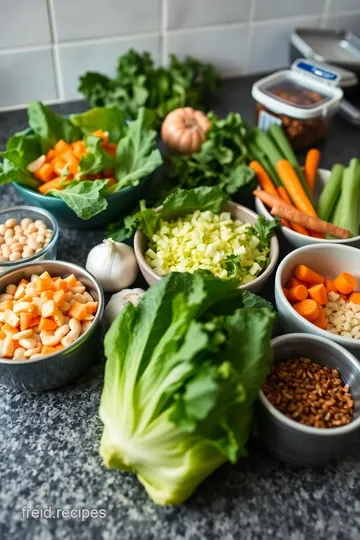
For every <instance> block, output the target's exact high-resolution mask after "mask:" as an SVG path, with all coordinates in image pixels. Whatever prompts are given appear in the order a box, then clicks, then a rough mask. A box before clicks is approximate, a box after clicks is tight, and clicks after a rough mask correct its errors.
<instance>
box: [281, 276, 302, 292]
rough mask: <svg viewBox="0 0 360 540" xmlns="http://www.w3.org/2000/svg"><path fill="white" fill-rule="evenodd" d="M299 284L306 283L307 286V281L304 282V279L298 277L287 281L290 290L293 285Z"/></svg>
mask: <svg viewBox="0 0 360 540" xmlns="http://www.w3.org/2000/svg"><path fill="white" fill-rule="evenodd" d="M297 285H305V286H306V283H304V282H303V281H300V280H299V279H296V277H292V278H290V279H289V281H288V282H287V284H286V287H287V288H288V289H289V290H290V289H292V288H293V287H296V286H297Z"/></svg>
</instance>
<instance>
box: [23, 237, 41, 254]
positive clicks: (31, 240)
mask: <svg viewBox="0 0 360 540" xmlns="http://www.w3.org/2000/svg"><path fill="white" fill-rule="evenodd" d="M27 245H28V247H29V248H31V249H33V250H34V251H35V250H36V249H39V248H41V247H42V246H41V244H39V242H37V241H36V240H35V238H29V240H28V243H27Z"/></svg>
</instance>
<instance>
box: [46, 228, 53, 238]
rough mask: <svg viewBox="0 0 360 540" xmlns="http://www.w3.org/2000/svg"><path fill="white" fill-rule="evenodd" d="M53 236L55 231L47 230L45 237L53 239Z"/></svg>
mask: <svg viewBox="0 0 360 540" xmlns="http://www.w3.org/2000/svg"><path fill="white" fill-rule="evenodd" d="M52 235H53V231H52V230H51V229H46V232H45V236H46V237H49V238H51V237H52Z"/></svg>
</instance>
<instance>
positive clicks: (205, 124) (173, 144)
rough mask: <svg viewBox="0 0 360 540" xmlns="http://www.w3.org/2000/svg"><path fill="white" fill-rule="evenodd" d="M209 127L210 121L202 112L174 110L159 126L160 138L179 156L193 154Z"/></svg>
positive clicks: (188, 108) (187, 109) (197, 149)
mask: <svg viewBox="0 0 360 540" xmlns="http://www.w3.org/2000/svg"><path fill="white" fill-rule="evenodd" d="M210 125H211V124H210V120H209V119H208V117H207V116H206V114H205V113H203V112H202V111H197V110H195V109H193V108H191V107H183V108H181V109H174V110H173V111H171V112H170V113H169V114H168V115H167V116H166V118H165V120H164V122H163V124H162V126H161V137H162V139H163V141H164V142H165V144H166V145H167V146H168V147H169V148H171V149H172V150H176V151H177V152H179V154H193V153H195V152H198V151H199V150H200V148H201V145H202V143H203V142H204V141H205V139H206V133H207V131H208V130H209V128H210Z"/></svg>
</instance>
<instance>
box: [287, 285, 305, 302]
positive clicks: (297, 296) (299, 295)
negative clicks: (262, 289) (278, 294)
mask: <svg viewBox="0 0 360 540" xmlns="http://www.w3.org/2000/svg"><path fill="white" fill-rule="evenodd" d="M307 297H308V291H307V288H306V287H305V285H296V287H293V288H292V289H290V290H289V293H288V297H287V299H288V300H289V302H301V301H302V300H306V298H307Z"/></svg>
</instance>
